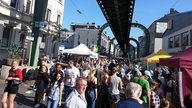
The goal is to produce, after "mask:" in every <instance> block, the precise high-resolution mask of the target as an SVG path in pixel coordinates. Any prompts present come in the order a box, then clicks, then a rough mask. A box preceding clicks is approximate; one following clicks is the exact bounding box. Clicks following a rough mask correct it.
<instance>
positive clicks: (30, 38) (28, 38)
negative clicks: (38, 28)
mask: <svg viewBox="0 0 192 108" xmlns="http://www.w3.org/2000/svg"><path fill="white" fill-rule="evenodd" d="M26 39H27V40H30V41H33V40H34V37H32V36H27V37H26Z"/></svg>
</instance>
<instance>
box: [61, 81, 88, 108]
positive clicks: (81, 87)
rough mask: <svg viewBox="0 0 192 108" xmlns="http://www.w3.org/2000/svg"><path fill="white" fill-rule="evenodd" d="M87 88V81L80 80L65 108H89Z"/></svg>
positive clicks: (68, 98)
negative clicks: (86, 96)
mask: <svg viewBox="0 0 192 108" xmlns="http://www.w3.org/2000/svg"><path fill="white" fill-rule="evenodd" d="M86 88H87V80H86V79H84V78H78V79H77V80H76V86H75V89H73V91H72V92H71V93H70V94H69V96H68V97H67V99H66V101H65V107H64V108H87V101H86V99H85V91H86Z"/></svg>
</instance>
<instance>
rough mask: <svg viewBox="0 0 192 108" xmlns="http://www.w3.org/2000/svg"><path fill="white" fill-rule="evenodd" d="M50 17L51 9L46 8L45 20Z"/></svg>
mask: <svg viewBox="0 0 192 108" xmlns="http://www.w3.org/2000/svg"><path fill="white" fill-rule="evenodd" d="M50 18H51V10H50V9H47V15H46V18H45V20H46V21H50Z"/></svg>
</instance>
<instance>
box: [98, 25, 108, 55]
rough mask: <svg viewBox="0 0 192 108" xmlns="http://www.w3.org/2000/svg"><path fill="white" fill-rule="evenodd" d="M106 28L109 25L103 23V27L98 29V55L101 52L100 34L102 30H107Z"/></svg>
mask: <svg viewBox="0 0 192 108" xmlns="http://www.w3.org/2000/svg"><path fill="white" fill-rule="evenodd" d="M108 26H109V24H108V23H105V24H103V25H102V26H101V27H100V29H99V32H98V38H97V47H98V53H100V51H101V34H102V32H103V30H104V29H105V28H107V27H108Z"/></svg>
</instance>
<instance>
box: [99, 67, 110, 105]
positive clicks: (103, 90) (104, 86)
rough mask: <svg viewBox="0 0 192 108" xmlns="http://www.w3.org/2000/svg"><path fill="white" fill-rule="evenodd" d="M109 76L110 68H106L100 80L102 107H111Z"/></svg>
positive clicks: (100, 101)
mask: <svg viewBox="0 0 192 108" xmlns="http://www.w3.org/2000/svg"><path fill="white" fill-rule="evenodd" d="M108 78H109V69H104V71H103V75H102V76H101V80H100V87H99V103H100V106H101V107H100V108H109V100H108V97H109V92H108V83H107V82H108Z"/></svg>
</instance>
